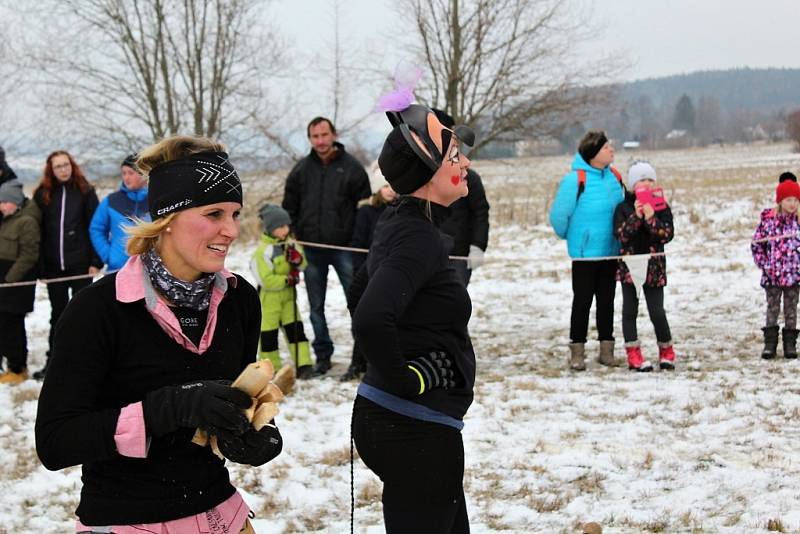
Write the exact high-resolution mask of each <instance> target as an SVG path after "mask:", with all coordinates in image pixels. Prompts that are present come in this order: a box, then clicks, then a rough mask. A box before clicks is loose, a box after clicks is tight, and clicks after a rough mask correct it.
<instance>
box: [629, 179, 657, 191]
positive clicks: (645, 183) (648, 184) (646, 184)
mask: <svg viewBox="0 0 800 534" xmlns="http://www.w3.org/2000/svg"><path fill="white" fill-rule="evenodd" d="M653 185H655V182H654V181H653V180H651V179H650V178H644V179H642V180H639V181H638V182H636V185H635V186H634V189H653Z"/></svg>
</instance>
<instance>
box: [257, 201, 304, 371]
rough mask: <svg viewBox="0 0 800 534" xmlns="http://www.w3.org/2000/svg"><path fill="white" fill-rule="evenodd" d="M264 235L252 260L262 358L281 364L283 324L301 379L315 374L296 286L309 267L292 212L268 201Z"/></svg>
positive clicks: (263, 214)
mask: <svg viewBox="0 0 800 534" xmlns="http://www.w3.org/2000/svg"><path fill="white" fill-rule="evenodd" d="M258 216H259V218H260V219H261V225H262V228H263V230H264V234H263V235H262V236H261V243H259V245H258V247H257V248H256V250H255V252H254V253H253V258H252V261H251V269H252V271H253V274H254V275H255V277H256V279H257V280H258V284H259V291H258V294H259V298H260V300H261V341H260V353H259V357H260V358H261V359H262V360H265V359H267V358H269V360H270V361H271V362H272V365H273V366H274V367H275V369H279V368H280V367H281V358H280V355H279V354H278V329H279V328H280V327H283V332H284V334H285V335H286V340H287V342H288V344H289V354H290V356H291V360H292V362H294V364H295V365H296V367H297V378H301V379H306V378H310V377H311V374H312V367H311V356H310V353H309V348H308V338H306V334H305V332H304V330H303V322H302V320H301V319H300V315H299V313H298V310H297V290H296V286H297V284H298V283H299V282H300V271H302V270H303V269H305V268H306V264H307V262H306V259H305V257H304V255H303V249H302V248H301V247H300V245H297V244H296V243H294V242H293V241H292V240H287V239H288V238H289V224H290V223H291V219H290V218H289V213H288V212H286V210H284V209H283V208H281V207H280V206H276V205H274V204H265V205H264V206H262V207H261V209H260V210H259V211H258Z"/></svg>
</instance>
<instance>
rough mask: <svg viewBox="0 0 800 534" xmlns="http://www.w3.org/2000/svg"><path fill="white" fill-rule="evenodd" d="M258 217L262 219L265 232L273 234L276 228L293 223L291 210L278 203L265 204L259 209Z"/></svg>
mask: <svg viewBox="0 0 800 534" xmlns="http://www.w3.org/2000/svg"><path fill="white" fill-rule="evenodd" d="M258 217H259V219H261V227H262V228H264V233H265V234H272V231H273V230H274V229H275V228H280V227H281V226H283V225H287V226H288V225H290V224H291V223H292V219H291V217H289V212H288V211H286V210H285V209H283V208H282V207H280V206H278V205H276V204H264V205H263V206H261V208H260V209H259V210H258Z"/></svg>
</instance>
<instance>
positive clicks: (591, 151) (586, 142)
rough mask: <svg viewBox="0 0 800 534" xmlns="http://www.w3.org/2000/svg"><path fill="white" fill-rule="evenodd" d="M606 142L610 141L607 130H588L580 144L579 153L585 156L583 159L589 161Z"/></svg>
mask: <svg viewBox="0 0 800 534" xmlns="http://www.w3.org/2000/svg"><path fill="white" fill-rule="evenodd" d="M606 143H608V137H606V133H605V132H600V131H596V130H593V131H590V132H587V133H586V135H584V136H583V139H581V142H580V144H579V145H578V153H579V154H580V155H581V157H582V158H583V161H585V162H586V163H589V162H590V161H592V160H593V159H594V157H595V156H596V155H597V153H598V152H600V149H602V148H603V146H604V145H605V144H606Z"/></svg>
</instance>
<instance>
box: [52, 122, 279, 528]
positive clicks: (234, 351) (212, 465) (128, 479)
mask: <svg viewBox="0 0 800 534" xmlns="http://www.w3.org/2000/svg"><path fill="white" fill-rule="evenodd" d="M223 150H224V149H223V147H222V146H221V145H219V144H217V143H215V142H213V141H211V140H208V139H203V138H192V137H173V138H169V139H166V140H164V141H162V142H160V143H158V144H156V145H154V146H151V147H149V148H148V149H146V150H145V151H144V152H143V153H142V154H141V156H140V157H139V159H138V161H137V166H138V168H139V169H141V170H142V172H144V173H146V174H149V178H150V196H149V211H150V215H151V217H152V222H139V223H137V224H136V225H135V226H133V227H132V228H130V230H129V233H130V234H131V239H130V241H129V243H128V253H129V254H130V255H131V258H130V259H129V260H128V261H127V263H125V265H124V266H123V267H122V269H121V270H120V271H119V272H117V273H114V274H112V275H109V276H106V277H105V278H103V279H101V280H99V281H98V282H97V283H95V284H93V285H91V286H90V287H88V288H86V289H85V290H83V291H81V292H80V293H79V294H78V295H76V296H75V298H74V299H73V300H72V301H71V302H70V304H69V306H68V307H67V309H66V310H65V312H64V314H63V316H62V318H61V321H60V322H59V324H58V328H57V329H56V333H55V340H54V355H53V358H52V362H51V364H50V365H51V367H50V370H49V371H48V373H47V376H46V378H45V381H44V385H43V387H42V392H41V396H40V399H39V410H38V414H37V420H36V449H37V453H38V454H39V458H40V459H41V461H42V463H43V464H44V466H45V467H47V468H48V469H51V470H56V469H63V468H65V467H69V466H72V465H78V464H82V466H83V476H82V480H83V489H82V491H81V500H80V504H79V506H78V509H77V511H76V514H77V516H78V521H77V528H76V531H77V532H114V533H116V534H128V533H133V532H142V531H148V532H149V531H157V532H181V533H199V532H207V531H208V530H207V529H206V530H203V529H204V528H205V525H209V524H210V523H209V522H210V521H211V520H213V521H214V522H215V524H217V525H222V526H223V527H224V531H225V532H239V531H240V530H243V529H245V528H246V525H249V520H248V513H249V509H248V507H247V505H246V504H245V503H244V500H243V499H242V497H241V495H240V494H239V493H238V492H237V490H236V488H234V487H233V486H232V485H231V483H230V481H229V477H228V471H227V469H226V468H225V462H224V461H223V460H221V459H219V458H218V457H217V456H215V455H214V454H213V453H212V452H211V450H210V448H208V447H205V448H203V447H199V446H197V445H195V444H193V443H191V439H192V435H193V433H194V431H195V429H196V428H198V427H199V428H202V429H205V430H206V431H208V432H209V433H210V434H213V435H216V436H217V437H218V439H219V444H220V449H221V451H222V452H223V454H224V455H225V457H226V458H228V459H229V460H231V461H234V462H237V463H244V464H250V465H261V464H263V463H265V462H267V461H269V460H271V459H272V458H274V457H275V456H277V454H278V453H279V452H280V450H281V443H282V442H281V437H280V434H279V432H278V430H277V428H275V426H274V425H268V426H266V427H265V428H264V429H262V430H261V431H258V432H256V431H255V430H254V429H253V428H252V426H251V425H249V423H248V422H247V419H246V418H245V416H244V414H243V412H242V409H243V408H246V407H249V406H250V403H251V399H250V397H249V396H248V395H247V394H245V393H243V392H241V391H239V390H236V389H233V388H231V387H230V386H229V384H230V382H229V381H230V380H233V379H235V378H236V376H237V375H238V374H239V373H240V372H241V371H242V369H244V367H245V366H246V365H247V364H248V363H250V362H252V361H254V360H255V356H256V349H257V345H258V336H259V323H260V320H261V311H260V306H259V301H258V295H257V294H256V291H255V289H254V288H253V287H252V286H251V285H250V284H249V283H248V282H247V281H245V280H244V278H242V277H241V276H238V275H235V274H232V273H230V272H229V271H227V270H226V269H225V257H226V256H227V253H228V251H229V249H230V246H231V244H232V243H233V241H234V240H235V239H236V238H237V236H238V234H239V220H238V219H239V213H240V210H241V208H242V188H241V183H240V181H239V178H238V176H237V174H236V171H235V170H234V168H233V166H232V165H231V163H230V161H229V160H228V156H227V154H226V153H225V152H224V151H223ZM200 525H203V526H202V527H201V526H200ZM247 528H249V527H247ZM243 531H248V530H243ZM249 531H250V532H251V531H252V530H249Z"/></svg>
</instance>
